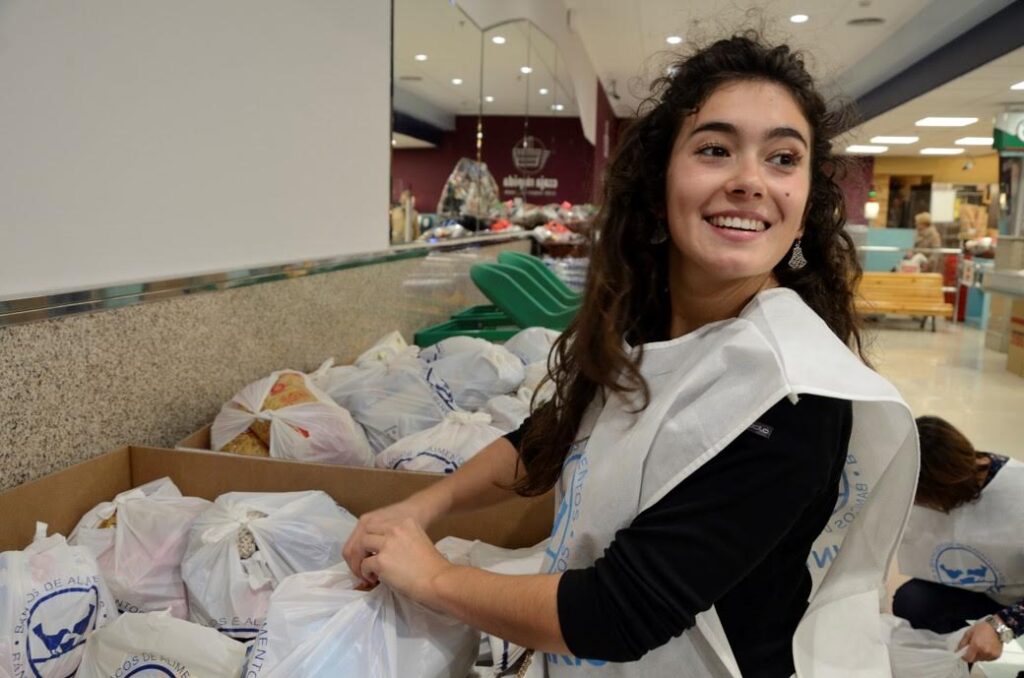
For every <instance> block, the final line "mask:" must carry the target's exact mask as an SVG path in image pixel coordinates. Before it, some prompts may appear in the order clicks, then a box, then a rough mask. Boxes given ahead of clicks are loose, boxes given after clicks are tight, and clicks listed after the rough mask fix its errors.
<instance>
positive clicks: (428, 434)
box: [377, 412, 504, 473]
mask: <svg viewBox="0 0 1024 678" xmlns="http://www.w3.org/2000/svg"><path fill="white" fill-rule="evenodd" d="M502 435H504V433H503V432H502V431H501V429H498V428H495V427H494V426H491V415H489V414H487V413H486V412H451V413H449V414H448V416H447V417H445V419H444V421H442V422H441V423H440V424H438V425H436V426H433V427H431V428H428V429H427V430H426V431H420V432H419V433H413V434H412V435H411V436H407V437H405V438H402V439H401V440H399V441H398V442H397V443H395V444H394V445H392V446H391V447H389V448H387V449H386V450H384V451H383V452H381V453H380V454H378V455H377V467H378V468H389V469H392V470H396V469H401V470H403V471H430V472H433V473H453V472H454V471H455V470H456V469H458V468H459V467H460V466H462V465H463V464H465V463H466V461H468V460H469V459H470V458H472V457H473V456H475V455H476V453H477V452H479V451H480V450H482V449H483V448H485V447H487V446H488V445H490V444H491V443H493V442H494V441H495V440H497V439H498V438H500V437H501V436H502Z"/></svg>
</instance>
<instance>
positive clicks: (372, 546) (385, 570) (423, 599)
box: [360, 518, 455, 607]
mask: <svg viewBox="0 0 1024 678" xmlns="http://www.w3.org/2000/svg"><path fill="white" fill-rule="evenodd" d="M362 543H363V545H364V546H365V547H366V548H367V549H368V550H369V551H370V552H371V553H372V554H373V555H370V556H367V557H365V558H363V560H362V563H361V568H362V571H361V572H360V575H361V576H362V578H363V579H364V580H366V581H380V582H383V583H384V584H386V585H387V586H388V587H389V588H391V589H393V590H394V591H397V592H398V593H401V594H403V595H406V596H408V597H410V598H412V599H413V600H416V601H418V602H420V603H423V604H424V605H427V606H428V607H436V603H434V600H435V599H436V597H437V596H435V595H434V591H433V582H434V580H435V578H436V577H438V576H439V575H441V574H443V573H445V572H446V571H448V570H449V569H451V568H453V567H455V566H454V565H452V564H451V563H450V562H448V560H447V559H446V558H445V557H444V556H443V555H441V553H440V552H439V551H438V550H437V549H436V548H434V543H433V542H432V541H431V540H430V537H428V536H427V533H426V532H424V531H423V528H422V527H421V526H420V525H419V523H417V522H416V521H415V520H414V519H412V518H406V519H405V520H401V521H399V522H396V523H391V524H389V525H388V526H387V527H386V528H383V529H382V530H381V531H380V532H376V531H374V530H373V529H372V528H368V529H367V532H366V534H365V535H364V537H363V542H362Z"/></svg>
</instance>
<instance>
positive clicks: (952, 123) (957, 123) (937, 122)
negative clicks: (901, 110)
mask: <svg viewBox="0 0 1024 678" xmlns="http://www.w3.org/2000/svg"><path fill="white" fill-rule="evenodd" d="M976 122H978V119H977V118H943V117H939V116H930V117H927V118H921V119H920V120H918V121H917V122H915V123H914V124H915V125H917V126H918V127H966V126H967V125H973V124H974V123H976Z"/></svg>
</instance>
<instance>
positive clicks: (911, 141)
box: [871, 137, 920, 144]
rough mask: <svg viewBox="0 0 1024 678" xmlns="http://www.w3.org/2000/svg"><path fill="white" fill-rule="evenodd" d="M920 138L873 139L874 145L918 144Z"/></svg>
mask: <svg viewBox="0 0 1024 678" xmlns="http://www.w3.org/2000/svg"><path fill="white" fill-rule="evenodd" d="M919 138H920V137H871V143H873V144H916V143H917V141H918V139H919Z"/></svg>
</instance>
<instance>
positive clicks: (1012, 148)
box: [992, 112, 1024, 155]
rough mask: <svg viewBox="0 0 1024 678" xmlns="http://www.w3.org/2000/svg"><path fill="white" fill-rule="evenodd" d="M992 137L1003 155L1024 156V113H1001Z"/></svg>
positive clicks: (993, 144) (994, 146)
mask: <svg viewBox="0 0 1024 678" xmlns="http://www.w3.org/2000/svg"><path fill="white" fill-rule="evenodd" d="M992 136H993V143H992V146H993V148H995V149H996V150H997V151H999V153H1000V154H1001V155H1024V112H1012V113H1000V114H999V115H998V116H997V117H996V128H995V132H994V134H993V135H992Z"/></svg>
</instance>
